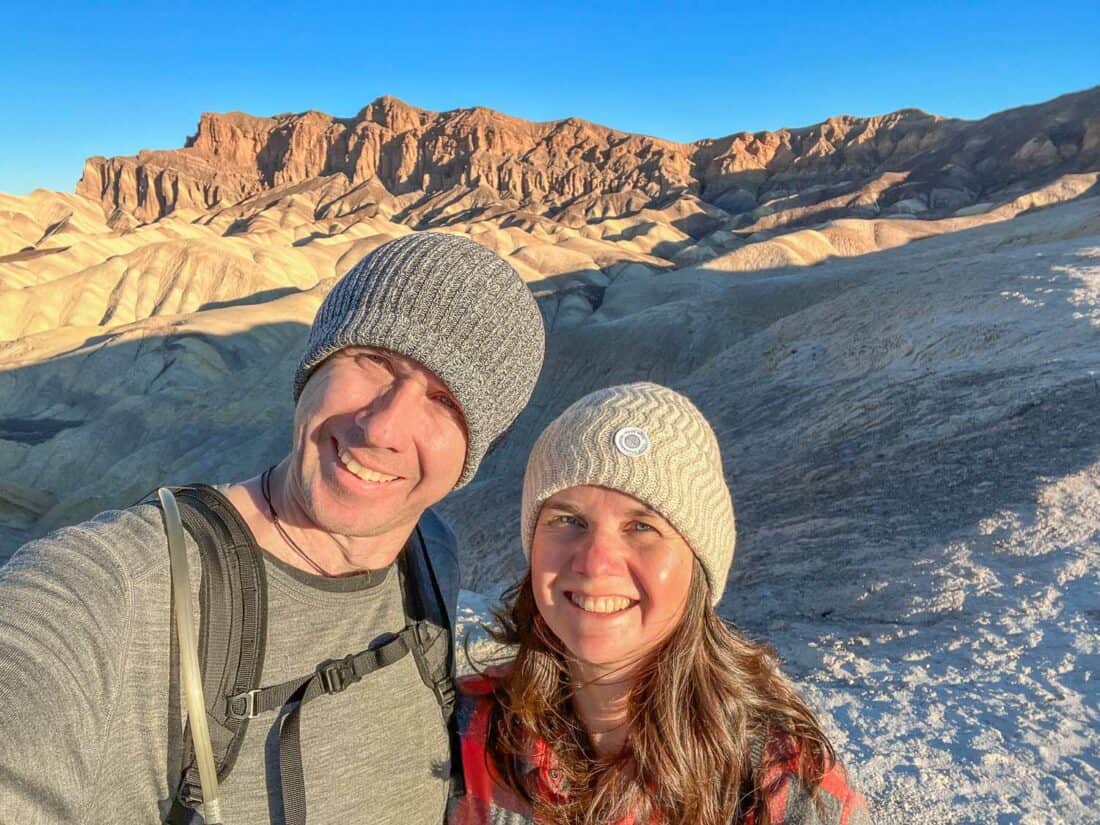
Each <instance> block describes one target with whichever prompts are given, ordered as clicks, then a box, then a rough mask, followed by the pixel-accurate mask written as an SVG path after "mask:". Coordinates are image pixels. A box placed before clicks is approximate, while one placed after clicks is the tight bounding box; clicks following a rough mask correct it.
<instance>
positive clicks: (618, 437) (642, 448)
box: [614, 427, 649, 458]
mask: <svg viewBox="0 0 1100 825" xmlns="http://www.w3.org/2000/svg"><path fill="white" fill-rule="evenodd" d="M614 440H615V449H616V450H618V451H619V452H620V453H622V454H623V455H626V456H630V457H631V458H636V457H637V456H640V455H645V454H646V453H648V452H649V436H648V435H646V431H645V430H643V429H641V428H640V427H623V428H622V429H621V430H618V431H617V432H616V433H615V439H614Z"/></svg>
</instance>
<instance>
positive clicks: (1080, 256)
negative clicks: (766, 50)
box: [0, 90, 1100, 823]
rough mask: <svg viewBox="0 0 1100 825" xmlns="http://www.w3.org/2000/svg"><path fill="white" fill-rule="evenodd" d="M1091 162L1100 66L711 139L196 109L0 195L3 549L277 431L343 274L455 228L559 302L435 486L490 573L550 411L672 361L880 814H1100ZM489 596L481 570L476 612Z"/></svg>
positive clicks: (782, 640) (203, 469)
mask: <svg viewBox="0 0 1100 825" xmlns="http://www.w3.org/2000/svg"><path fill="white" fill-rule="evenodd" d="M1098 172H1100V91H1098V90H1091V91H1088V92H1082V93H1079V94H1075V95H1068V96H1066V97H1063V98H1059V99H1057V100H1054V101H1050V102H1049V103H1044V104H1040V105H1037V106H1029V107H1024V108H1022V109H1016V110H1012V111H1009V112H1004V113H1000V114H997V115H992V116H990V117H989V118H986V119H984V120H981V121H975V122H967V121H957V120H950V119H944V118H939V117H935V116H932V115H927V114H924V113H922V112H918V111H916V110H905V111H902V112H897V113H893V114H890V115H884V116H881V117H874V118H867V119H859V118H851V117H838V118H833V119H831V120H829V121H827V122H825V123H822V124H818V125H816V126H811V127H806V128H803V129H790V130H783V131H780V132H775V133H760V134H755V135H750V134H738V135H731V136H729V137H725V138H720V139H715V140H704V141H699V142H697V143H695V144H677V143H672V142H668V141H662V140H659V139H656V138H651V137H645V136H640V135H630V134H626V133H622V132H616V131H614V130H611V129H607V128H604V127H601V126H597V125H594V124H591V123H586V122H583V121H579V120H575V119H570V120H565V121H559V122H554V123H541V124H540V123H529V122H526V121H522V120H518V119H515V118H510V117H507V116H505V115H501V114H499V113H495V112H491V111H489V110H486V109H472V110H461V111H456V112H445V113H435V112H428V111H425V110H421V109H416V108H415V107H412V106H409V105H407V104H404V103H402V102H400V101H397V100H394V99H392V98H382V99H380V100H378V101H375V102H374V103H372V104H370V105H369V106H368V107H366V108H365V109H364V110H363V111H362V112H360V113H359V114H358V115H356V116H355V117H354V118H350V119H337V118H332V117H330V116H328V115H324V114H321V113H317V112H308V113H305V114H302V115H280V116H276V117H273V118H259V117H252V116H249V115H243V114H237V113H233V114H226V115H205V116H204V117H203V119H202V121H201V123H200V125H199V129H198V131H197V133H196V135H195V136H194V137H193V138H190V139H189V140H188V144H187V146H186V147H185V148H184V149H180V150H174V151H158V152H143V153H141V154H140V155H138V156H137V157H134V158H111V159H105V158H92V159H90V160H89V161H88V163H87V166H86V167H85V173H84V177H83V178H82V180H81V182H80V183H79V184H78V187H77V194H61V193H54V192H45V191H38V192H35V193H34V194H32V195H30V196H28V197H26V198H13V197H8V196H0V559H3V558H6V557H7V556H8V555H10V553H11V552H12V551H14V550H15V548H16V547H18V546H19V545H20V544H22V543H23V542H24V541H26V540H28V539H31V538H33V537H36V536H39V535H42V534H44V533H45V532H47V531H48V530H50V529H52V528H54V527H57V526H59V525H62V524H66V523H71V522H73V521H76V520H79V519H82V518H85V517H88V516H90V515H93V514H94V513H95V512H97V511H99V510H102V509H105V508H109V507H116V506H125V505H128V504H131V503H133V502H134V501H136V500H138V499H139V498H141V497H142V496H143V495H144V494H145V493H146V492H148V491H149V490H151V489H152V488H153V487H154V486H155V485H157V484H159V483H163V482H171V483H182V482H187V481H198V480H202V481H211V482H217V481H231V480H234V479H239V478H242V477H247V476H250V475H252V474H254V473H256V472H258V471H260V470H262V469H263V468H265V467H266V466H268V465H269V464H271V463H273V462H274V461H276V460H278V458H279V457H280V456H281V455H282V454H283V453H284V451H285V450H286V447H287V444H288V443H289V437H290V430H289V423H290V417H291V413H292V397H291V381H292V376H293V371H294V367H295V365H296V363H297V357H298V353H299V352H300V351H301V348H302V346H303V344H304V341H305V336H306V332H307V330H308V325H309V323H310V321H311V320H312V317H313V315H314V313H315V312H316V309H317V307H318V306H319V304H320V301H321V300H322V298H323V297H324V295H325V293H326V292H327V290H328V289H329V288H330V286H331V284H332V283H333V281H334V279H335V278H336V277H338V276H339V275H341V274H343V273H344V272H345V271H347V270H348V269H349V268H350V267H351V266H352V265H353V264H354V263H355V261H357V260H358V259H359V258H361V257H362V256H363V255H364V254H366V253H367V252H369V251H370V250H371V249H373V248H374V247H375V246H377V245H378V244H380V243H382V242H384V241H385V240H387V239H389V238H393V237H397V236H400V235H403V234H407V233H409V232H412V231H417V230H422V229H427V228H431V229H434V230H437V231H447V232H459V233H464V234H468V235H469V236H470V237H472V238H473V239H474V240H476V241H477V242H479V243H481V244H483V245H485V246H487V247H489V248H491V249H493V250H495V251H496V252H498V253H499V254H500V255H502V256H504V257H505V258H506V259H507V260H508V261H509V262H510V263H511V264H512V265H513V266H514V267H515V268H516V270H517V271H518V272H519V273H520V274H521V275H522V276H523V277H524V279H525V280H527V281H528V282H529V284H530V285H531V288H532V289H533V291H534V292H535V294H536V295H537V296H538V300H539V304H540V307H541V308H542V310H543V315H544V318H545V321H546V325H547V329H548V351H547V362H546V367H545V369H544V371H543V375H542V377H541V380H540V382H539V385H538V388H537V389H536V391H535V395H534V398H533V399H532V403H531V405H530V406H529V407H528V409H527V410H526V411H525V412H524V413H523V415H521V417H520V419H519V421H518V422H517V423H516V426H515V427H514V428H513V430H512V432H511V434H510V436H509V438H508V439H507V441H506V442H505V443H504V444H503V446H502V447H501V448H500V449H499V450H497V451H496V452H494V453H493V454H491V455H490V456H489V457H488V458H487V459H486V461H485V463H484V464H483V466H482V469H481V471H480V473H479V475H478V477H477V478H476V479H475V481H474V482H473V483H472V484H471V485H469V486H468V487H467V488H465V489H463V490H462V491H460V492H459V493H458V494H456V495H454V496H452V497H451V498H449V499H447V500H446V501H445V502H444V503H443V505H442V506H441V509H442V510H443V511H444V513H445V515H447V516H448V518H449V519H450V520H451V521H452V522H453V523H454V524H455V526H456V528H457V530H458V532H459V534H460V536H461V538H462V541H463V544H462V553H463V561H464V583H465V586H466V587H468V588H470V589H471V590H472V591H479V592H480V593H481V594H487V595H488V596H490V597H492V596H493V595H495V594H496V593H497V592H498V591H499V589H500V588H501V587H502V586H504V585H506V584H508V583H510V582H511V581H513V580H515V579H516V578H517V577H518V576H520V574H521V573H522V571H523V558H522V555H521V553H520V550H519V543H518V534H517V527H516V523H517V517H518V507H519V490H520V480H521V477H522V471H523V466H524V461H525V458H526V454H527V451H528V449H529V448H530V445H531V443H532V442H533V440H534V438H535V437H536V436H537V434H538V433H539V432H540V431H541V429H542V428H543V427H544V426H545V425H546V424H547V423H548V422H549V421H550V420H551V419H552V418H553V417H554V416H555V415H556V414H557V413H558V412H560V411H561V410H562V409H563V408H564V407H565V406H566V405H568V404H569V403H571V402H572V401H574V400H575V399H576V398H578V397H579V396H581V395H582V394H584V393H586V392H588V391H590V390H593V389H596V388H598V387H601V386H606V385H608V384H613V383H619V382H625V381H631V380H638V379H643V378H644V379H649V380H656V381H660V382H663V383H666V384H669V385H670V386H673V387H675V388H676V389H678V390H680V391H682V392H684V393H686V394H688V395H689V396H690V397H691V398H693V399H694V400H695V401H696V402H697V403H698V404H699V406H700V407H701V408H702V409H703V411H704V412H705V414H706V415H707V417H708V418H709V419H710V420H711V421H712V422H713V424H714V427H715V430H716V431H717V433H718V436H719V439H720V441H721V443H722V448H723V453H724V456H725V459H726V469H727V478H728V481H729V483H730V486H731V489H732V490H733V492H734V496H735V499H736V504H737V513H738V536H739V538H738V547H737V551H736V556H735V559H734V563H733V568H732V571H731V580H730V584H729V586H728V588H727V591H726V596H725V598H724V600H723V602H722V604H721V605H720V611H721V612H722V614H723V615H725V616H727V617H728V618H731V619H733V620H735V621H737V622H738V623H739V624H740V625H741V626H742V627H743V628H745V629H746V631H747V632H749V633H751V634H753V635H757V636H763V637H766V638H768V639H769V640H770V641H771V642H772V643H773V644H775V645H776V647H777V649H778V651H779V653H780V655H781V656H782V657H783V658H784V659H785V661H786V663H787V667H788V669H789V671H790V672H791V673H792V674H793V675H794V676H795V677H796V678H797V679H798V680H799V682H800V684H801V686H802V687H803V689H804V691H805V692H806V693H807V694H808V695H809V697H810V699H811V700H812V703H813V704H814V706H815V707H818V708H821V709H822V710H823V712H824V713H825V715H826V718H827V719H828V720H829V722H828V724H829V725H830V726H831V727H830V729H831V730H832V731H834V733H835V736H836V741H837V744H838V745H839V746H840V748H841V752H842V754H843V755H844V756H845V758H846V759H847V760H848V761H850V762H851V763H853V765H854V766H855V768H856V773H857V776H858V777H859V778H860V780H861V781H862V783H863V785H864V786H865V788H866V789H867V790H868V791H869V792H870V794H871V795H872V797H874V798H875V800H876V801H877V804H878V807H879V811H880V814H881V816H880V821H884V822H915V823H932V822H944V821H951V822H988V821H997V820H998V819H1001V820H1004V821H1017V820H1021V819H1026V817H1028V816H1037V815H1040V813H1041V812H1050V811H1055V812H1056V813H1057V817H1058V818H1060V819H1062V820H1064V821H1067V822H1085V821H1088V818H1089V816H1090V813H1091V810H1092V809H1091V808H1090V807H1089V806H1090V805H1091V804H1092V803H1091V802H1090V800H1091V799H1092V798H1093V797H1092V793H1093V791H1092V789H1093V788H1094V786H1095V778H1096V771H1097V765H1096V762H1095V756H1093V755H1091V754H1094V753H1095V699H1094V697H1095V687H1094V685H1093V684H1092V682H1091V681H1090V679H1091V678H1092V677H1090V676H1089V674H1090V673H1095V672H1096V670H1097V665H1098V664H1100V648H1098V647H1097V642H1096V641H1095V640H1096V639H1097V638H1100V627H1098V623H1100V596H1098V595H1097V594H1100V587H1098V586H1097V585H1098V584H1100V582H1098V581H1097V577H1098V574H1097V570H1100V564H1098V562H1100V557H1098V550H1100V535H1098V533H1097V528H1096V524H1097V523H1098V522H1097V519H1098V516H1100V383H1098V378H1100V190H1098V188H1097V178H1098ZM643 425H644V422H643ZM487 607H488V603H487V602H486V601H485V600H484V599H483V598H481V597H478V596H476V595H468V596H466V597H464V613H463V615H464V617H465V621H466V625H467V626H471V627H472V626H474V625H476V622H477V620H478V617H484V616H485V615H486V610H487ZM475 634H476V631H475ZM478 638H480V637H478ZM479 645H481V643H480V642H478V643H477V644H475V646H474V648H473V649H474V652H475V653H476V652H477V651H478V650H484V649H485V648H484V647H483V646H481V647H479ZM1038 777H1050V778H1052V779H1051V781H1038V779H1037V778H1038ZM1036 821H1040V820H1036Z"/></svg>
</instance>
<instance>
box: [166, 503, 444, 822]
mask: <svg viewBox="0 0 1100 825" xmlns="http://www.w3.org/2000/svg"><path fill="white" fill-rule="evenodd" d="M172 492H173V493H174V494H175V497H176V501H177V503H178V505H179V510H180V516H181V518H182V520H183V525H184V528H185V529H186V530H187V532H189V533H190V534H191V536H192V537H193V538H194V539H195V542H196V543H197V544H198V547H199V552H200V556H201V558H202V581H201V586H200V591H199V592H200V595H199V606H200V614H201V619H200V625H199V662H200V663H201V666H202V674H203V693H204V696H205V701H206V716H207V723H208V726H209V728H210V739H211V744H212V745H213V749H214V761H215V765H216V768H217V774H218V780H219V781H221V780H224V779H225V777H226V776H228V774H229V772H230V771H231V770H233V764H234V762H235V761H236V758H237V753H238V751H239V750H240V747H241V743H242V742H243V740H244V733H245V730H246V729H247V728H248V722H249V720H250V719H252V718H254V717H255V716H257V715H258V714H260V713H264V712H267V711H270V710H275V709H279V708H283V707H284V706H287V705H290V706H291V709H290V710H289V711H288V712H287V713H286V714H285V715H284V716H283V719H282V723H281V727H280V730H279V766H280V774H281V777H282V792H283V808H284V812H285V819H286V822H287V825H304V823H305V821H306V801H305V800H306V794H305V782H304V779H303V775H302V756H301V749H300V741H299V722H300V719H301V715H300V708H301V706H302V705H303V704H305V703H306V702H308V701H310V700H311V699H314V698H316V697H317V696H320V695H323V694H329V693H339V692H340V691H343V690H345V689H346V688H348V687H349V686H350V685H353V684H355V683H356V682H358V681H360V680H361V679H362V678H363V677H364V676H367V675H368V674H370V673H372V672H373V671H375V670H378V669H380V668H383V667H386V666H387V665H390V664H393V663H394V662H396V661H399V660H400V659H402V658H403V657H404V656H406V655H407V654H410V653H411V654H412V655H413V657H414V659H415V660H416V665H417V669H418V671H419V672H420V677H421V679H422V680H423V681H424V683H425V684H426V685H427V686H428V687H429V688H431V690H432V693H433V694H434V695H435V697H436V701H437V702H438V703H439V707H440V710H441V712H442V714H443V718H444V720H445V721H446V724H447V727H448V731H449V733H450V737H451V793H452V795H456V794H458V793H461V792H462V767H461V760H460V753H461V751H460V748H459V744H458V735H457V727H456V722H455V718H454V702H455V696H454V672H455V654H454V626H455V612H456V609H457V601H458V586H459V577H458V559H457V546H456V541H455V536H454V533H453V532H452V531H451V529H450V528H449V527H448V526H447V524H446V523H445V522H444V521H443V520H442V519H441V518H440V517H439V516H437V515H436V514H435V513H433V512H432V511H431V510H427V511H425V513H424V515H423V516H421V518H420V521H419V522H418V524H417V526H416V529H415V531H414V532H413V535H412V536H411V537H410V541H409V543H408V544H407V545H406V549H405V550H404V551H403V552H402V553H401V555H400V556H399V557H398V572H399V575H400V579H401V584H402V591H403V594H404V604H405V613H406V617H407V624H406V626H405V628H404V629H403V630H402V631H401V632H400V633H399V634H397V635H396V636H395V637H393V638H392V639H390V640H389V641H387V642H385V643H384V644H381V645H379V646H377V647H373V648H368V649H367V650H362V651H359V652H357V653H350V654H349V655H347V656H345V657H343V658H342V659H334V660H329V661H325V662H321V663H320V664H318V665H317V667H316V668H315V669H314V670H313V672H311V673H308V674H304V675H303V676H301V677H299V678H296V679H291V680H290V681H287V682H284V683H282V684H279V685H269V686H266V687H261V686H260V679H261V676H262V673H263V659H264V641H265V638H266V629H267V579H266V576H265V572H264V562H263V558H262V551H261V550H260V549H259V548H258V547H257V546H256V545H255V544H254V543H253V541H252V539H251V532H250V531H249V530H248V528H247V526H245V524H244V523H243V521H242V520H241V517H240V515H239V514H238V513H237V511H236V509H234V507H233V506H232V505H231V504H230V503H229V501H228V500H227V499H226V498H225V497H224V496H223V495H222V494H221V493H219V492H218V491H217V490H215V489H214V488H212V487H208V486H205V485H190V486H186V487H176V488H172ZM154 503H156V502H155V499H154ZM176 609H178V606H177V605H175V604H173V605H172V610H173V611H175V610H176ZM172 627H173V631H172V650H171V661H172V676H171V690H170V694H169V695H170V696H171V697H172V705H173V707H171V708H170V722H172V727H173V728H174V730H175V731H176V735H175V736H170V738H169V751H170V754H169V771H170V774H169V775H170V776H177V775H178V776H180V777H181V780H180V785H179V790H178V792H177V793H176V794H175V797H174V798H173V800H172V806H171V809H170V810H169V812H168V814H167V816H166V818H165V820H164V821H165V823H168V825H186V823H189V822H191V818H192V815H193V814H194V810H193V809H194V808H196V807H197V806H198V805H199V804H201V802H202V791H201V786H200V784H199V775H198V768H197V766H196V765H195V760H194V750H193V748H192V744H191V735H190V723H188V726H187V728H186V729H185V730H183V731H182V732H180V731H179V727H180V726H179V725H178V724H175V723H174V722H173V720H176V719H179V718H180V712H179V710H180V709H179V704H178V697H179V688H178V685H179V651H178V649H177V648H178V640H177V638H176V633H175V622H174V620H173V625H172ZM173 740H175V743H173Z"/></svg>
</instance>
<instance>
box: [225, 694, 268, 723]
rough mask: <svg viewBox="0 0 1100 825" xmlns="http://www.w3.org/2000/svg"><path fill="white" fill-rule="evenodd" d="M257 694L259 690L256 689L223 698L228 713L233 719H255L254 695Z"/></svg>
mask: <svg viewBox="0 0 1100 825" xmlns="http://www.w3.org/2000/svg"><path fill="white" fill-rule="evenodd" d="M259 695H260V691H259V689H257V690H248V691H245V692H244V693H238V694H237V695H236V696H230V697H229V698H228V699H226V700H225V706H226V711H227V712H228V715H229V716H231V717H232V718H234V719H255V718H256V716H257V714H256V697H257V696H259Z"/></svg>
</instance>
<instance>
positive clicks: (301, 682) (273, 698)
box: [226, 625, 416, 719]
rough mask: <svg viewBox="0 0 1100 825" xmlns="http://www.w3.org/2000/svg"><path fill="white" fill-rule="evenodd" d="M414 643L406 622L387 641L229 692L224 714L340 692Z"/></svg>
mask: <svg viewBox="0 0 1100 825" xmlns="http://www.w3.org/2000/svg"><path fill="white" fill-rule="evenodd" d="M415 644H416V625H408V626H406V627H405V629H404V630H402V631H401V632H400V633H398V634H397V635H396V636H394V637H393V638H392V639H390V640H389V641H388V642H385V643H384V644H381V645H378V646H377V647H370V648H367V649H366V650H361V651H359V652H358V653H351V654H348V655H347V656H345V657H343V658H342V659H332V660H330V661H327V662H322V663H321V664H320V665H318V666H317V669H316V670H315V671H314V672H313V673H309V674H307V675H305V676H298V677H296V678H294V679H288V680H287V681H285V682H282V683H281V684H278V685H269V686H267V687H262V688H257V689H256V690H247V691H244V692H243V693H238V694H236V695H235V696H230V697H229V698H227V699H226V714H227V715H228V716H230V717H232V718H233V719H255V718H256V717H257V716H259V715H260V714H262V713H268V712H269V711H273V710H280V709H281V708H282V707H283V706H284V705H286V704H287V703H288V702H291V701H294V702H297V703H298V704H299V705H302V704H305V703H306V702H309V701H310V700H312V699H315V698H317V697H318V696H321V695H325V694H333V693H340V692H341V691H343V690H345V689H346V688H348V687H349V686H351V685H353V684H355V683H356V682H358V681H360V680H361V679H362V678H363V677H364V676H367V675H368V674H370V673H373V672H374V671H376V670H381V669H382V668H384V667H388V666H389V665H392V664H394V663H395V662H398V661H400V660H401V659H403V658H405V656H407V655H408V654H409V652H410V651H411V650H412V649H413V646H414V645H415Z"/></svg>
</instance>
